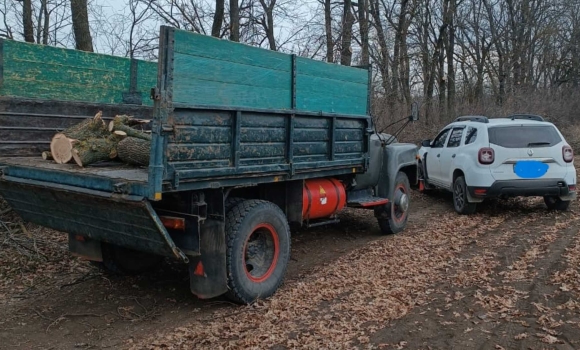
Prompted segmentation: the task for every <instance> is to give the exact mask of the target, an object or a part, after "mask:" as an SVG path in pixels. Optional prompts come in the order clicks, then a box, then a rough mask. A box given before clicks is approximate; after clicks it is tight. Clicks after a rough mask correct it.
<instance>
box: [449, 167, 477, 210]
mask: <svg viewBox="0 0 580 350" xmlns="http://www.w3.org/2000/svg"><path fill="white" fill-rule="evenodd" d="M453 208H455V211H456V212H458V213H459V214H462V215H469V214H473V213H475V209H476V208H477V204H476V203H469V202H468V200H467V185H466V183H465V178H464V177H463V176H458V177H457V178H456V179H455V181H454V182H453Z"/></svg>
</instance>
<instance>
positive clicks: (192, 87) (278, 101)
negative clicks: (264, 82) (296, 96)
mask: <svg viewBox="0 0 580 350" xmlns="http://www.w3.org/2000/svg"><path fill="white" fill-rule="evenodd" d="M178 75H179V73H175V76H176V77H177V76H178ZM290 97H291V96H290V89H289V88H288V89H281V88H267V87H252V86H250V85H239V84H228V83H221V82H215V81H203V80H183V79H179V78H176V79H175V81H174V86H173V102H174V103H180V104H185V105H189V106H196V105H207V106H230V107H240V108H260V109H288V108H289V106H290Z"/></svg>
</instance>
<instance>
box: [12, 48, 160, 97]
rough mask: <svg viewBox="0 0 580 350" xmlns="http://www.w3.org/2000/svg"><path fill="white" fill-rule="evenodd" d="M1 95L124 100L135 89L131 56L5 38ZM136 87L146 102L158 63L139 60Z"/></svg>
mask: <svg viewBox="0 0 580 350" xmlns="http://www.w3.org/2000/svg"><path fill="white" fill-rule="evenodd" d="M2 58H3V62H2V68H3V72H2V73H3V74H2V86H1V88H0V95H2V96H13V97H23V98H33V99H48V100H64V101H81V102H90V103H110V104H120V103H123V93H127V92H129V90H130V83H131V60H130V59H127V58H122V57H115V56H109V55H102V54H96V53H91V52H83V51H77V50H70V49H62V48H56V47H52V46H44V45H35V44H29V43H23V42H16V41H12V40H3V41H2ZM138 67H139V69H138V71H137V90H138V92H140V93H141V95H142V97H143V99H142V101H143V104H144V105H152V101H151V100H150V99H149V91H150V89H151V88H152V87H154V86H155V85H156V82H157V78H156V77H157V64H156V63H152V62H145V61H140V62H139V64H138Z"/></svg>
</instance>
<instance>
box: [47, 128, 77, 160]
mask: <svg viewBox="0 0 580 350" xmlns="http://www.w3.org/2000/svg"><path fill="white" fill-rule="evenodd" d="M76 142H78V140H75V139H71V138H68V137H66V135H65V134H61V133H59V134H56V135H54V137H53V138H52V141H51V142H50V153H51V155H52V158H53V159H54V161H55V162H57V163H58V164H66V163H68V162H70V160H71V159H72V149H73V146H74V145H75V143H76Z"/></svg>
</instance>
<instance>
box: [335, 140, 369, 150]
mask: <svg viewBox="0 0 580 350" xmlns="http://www.w3.org/2000/svg"><path fill="white" fill-rule="evenodd" d="M362 146H363V145H362V142H356V141H355V142H351V141H343V142H337V143H336V145H335V152H336V153H357V152H362V149H363V147H362Z"/></svg>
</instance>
